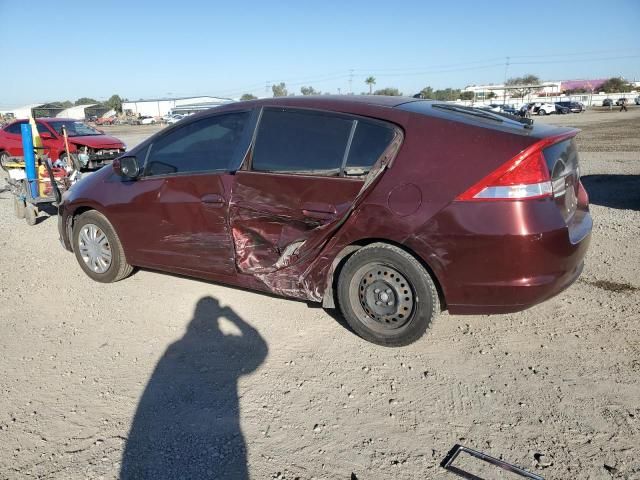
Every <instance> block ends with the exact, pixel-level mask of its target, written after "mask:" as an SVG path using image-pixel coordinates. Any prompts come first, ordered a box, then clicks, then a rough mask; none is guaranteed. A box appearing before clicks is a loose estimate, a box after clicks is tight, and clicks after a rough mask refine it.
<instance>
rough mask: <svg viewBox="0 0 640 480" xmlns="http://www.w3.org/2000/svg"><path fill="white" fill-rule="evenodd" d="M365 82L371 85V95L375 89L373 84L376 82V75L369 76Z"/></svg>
mask: <svg viewBox="0 0 640 480" xmlns="http://www.w3.org/2000/svg"><path fill="white" fill-rule="evenodd" d="M364 83H366V84H367V85H369V95H371V92H372V91H373V86H374V85H375V84H376V77H373V76H370V77H367V78H366V79H365V81H364Z"/></svg>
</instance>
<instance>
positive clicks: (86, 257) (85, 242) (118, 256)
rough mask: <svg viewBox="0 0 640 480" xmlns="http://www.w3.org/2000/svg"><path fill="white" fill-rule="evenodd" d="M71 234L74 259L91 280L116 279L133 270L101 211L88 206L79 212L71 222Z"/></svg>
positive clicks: (116, 236) (113, 280) (114, 232)
mask: <svg viewBox="0 0 640 480" xmlns="http://www.w3.org/2000/svg"><path fill="white" fill-rule="evenodd" d="M72 234H73V238H72V244H73V252H74V254H75V256H76V260H77V261H78V263H79V264H80V268H82V270H83V271H84V272H85V273H86V274H87V275H88V276H89V277H91V278H92V279H93V280H95V281H97V282H102V283H112V282H117V281H119V280H122V279H123V278H126V277H128V276H129V275H130V274H131V272H132V271H133V267H132V266H131V265H129V264H128V263H127V259H126V257H125V254H124V249H123V248H122V244H121V243H120V239H119V238H118V235H117V233H116V231H115V229H114V228H113V226H112V225H111V223H110V222H109V220H107V218H106V217H105V216H104V215H102V214H101V213H100V212H97V211H95V210H90V211H88V212H85V213H83V214H82V215H80V217H78V219H77V220H76V221H75V223H74V225H73V233H72Z"/></svg>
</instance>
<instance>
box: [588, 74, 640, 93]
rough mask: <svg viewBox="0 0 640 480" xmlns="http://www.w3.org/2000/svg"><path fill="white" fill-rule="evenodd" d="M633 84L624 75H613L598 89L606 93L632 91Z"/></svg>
mask: <svg viewBox="0 0 640 480" xmlns="http://www.w3.org/2000/svg"><path fill="white" fill-rule="evenodd" d="M631 89H632V86H631V84H630V83H629V82H627V81H626V80H625V79H624V78H622V77H613V78H610V79H609V80H607V81H606V82H604V83H603V84H602V85H600V86H599V87H598V88H597V90H598V91H599V92H606V93H622V92H630V91H631Z"/></svg>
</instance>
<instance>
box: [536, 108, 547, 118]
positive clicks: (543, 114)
mask: <svg viewBox="0 0 640 480" xmlns="http://www.w3.org/2000/svg"><path fill="white" fill-rule="evenodd" d="M546 114H547V112H546V110H543V109H542V108H541V109H540V110H538V115H542V116H545V115H546Z"/></svg>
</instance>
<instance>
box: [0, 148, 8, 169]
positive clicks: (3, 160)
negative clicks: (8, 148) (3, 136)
mask: <svg viewBox="0 0 640 480" xmlns="http://www.w3.org/2000/svg"><path fill="white" fill-rule="evenodd" d="M8 163H9V154H8V153H7V152H0V167H2V169H3V170H4V171H5V172H8V171H9V167H7V164H8Z"/></svg>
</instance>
